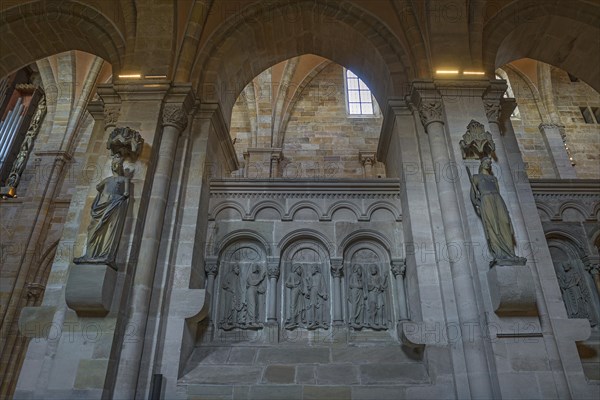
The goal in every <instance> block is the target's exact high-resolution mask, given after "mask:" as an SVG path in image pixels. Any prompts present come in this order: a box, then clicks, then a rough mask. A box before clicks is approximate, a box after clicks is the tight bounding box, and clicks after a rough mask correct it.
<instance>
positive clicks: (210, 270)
mask: <svg viewBox="0 0 600 400" xmlns="http://www.w3.org/2000/svg"><path fill="white" fill-rule="evenodd" d="M204 271H205V272H206V276H207V279H206V294H207V297H208V298H209V299H210V304H211V308H214V304H215V296H214V294H213V293H214V292H215V278H216V276H217V273H218V272H219V264H218V261H217V259H216V257H215V258H207V259H206V263H205V264H204ZM213 312H214V310H213ZM208 318H209V319H212V313H209V315H208Z"/></svg>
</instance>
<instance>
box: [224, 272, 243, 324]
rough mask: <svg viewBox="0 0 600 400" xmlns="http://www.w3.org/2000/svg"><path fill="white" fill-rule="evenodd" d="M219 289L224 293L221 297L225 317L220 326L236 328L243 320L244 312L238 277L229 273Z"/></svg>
mask: <svg viewBox="0 0 600 400" xmlns="http://www.w3.org/2000/svg"><path fill="white" fill-rule="evenodd" d="M221 287H222V288H223V290H224V291H225V292H226V294H225V296H223V297H224V310H225V311H224V313H225V316H224V318H223V320H222V321H221V324H222V325H223V327H225V328H228V327H234V326H238V325H239V324H240V322H242V320H243V310H244V302H243V301H242V297H241V296H242V285H241V281H240V276H239V275H238V274H236V273H235V272H233V271H229V273H228V274H227V276H226V277H225V280H224V281H223V284H222V285H221Z"/></svg>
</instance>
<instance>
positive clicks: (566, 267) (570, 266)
mask: <svg viewBox="0 0 600 400" xmlns="http://www.w3.org/2000/svg"><path fill="white" fill-rule="evenodd" d="M563 268H564V270H565V271H570V270H571V268H573V266H572V265H571V263H570V262H566V263H564V264H563Z"/></svg>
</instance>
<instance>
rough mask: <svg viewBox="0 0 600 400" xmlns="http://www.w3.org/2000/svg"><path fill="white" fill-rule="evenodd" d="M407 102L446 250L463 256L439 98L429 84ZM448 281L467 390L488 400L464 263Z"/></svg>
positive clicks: (455, 264)
mask: <svg viewBox="0 0 600 400" xmlns="http://www.w3.org/2000/svg"><path fill="white" fill-rule="evenodd" d="M411 99H412V102H413V104H414V105H415V106H416V107H417V108H418V110H419V116H420V119H421V122H422V124H423V126H424V127H425V130H426V133H427V135H428V138H429V146H430V149H431V156H432V158H433V160H434V162H435V163H437V164H438V165H437V166H434V173H435V180H436V187H437V192H438V197H439V201H440V206H441V214H442V221H443V224H444V236H445V241H446V246H447V249H450V248H453V247H454V248H456V247H458V248H459V249H461V251H463V252H464V253H465V254H466V249H467V247H466V245H465V234H464V231H463V220H462V217H461V212H460V207H459V203H458V193H457V192H456V189H455V187H454V182H453V180H452V179H448V177H447V176H445V175H444V174H443V173H442V170H443V169H445V168H449V167H451V166H452V165H454V164H453V163H452V160H451V159H450V151H451V149H449V144H448V142H447V141H446V133H445V130H444V120H443V105H442V98H441V96H440V94H439V93H438V91H437V89H436V88H435V85H434V84H433V83H432V82H431V83H429V82H417V83H415V84H413V88H412V93H411ZM449 261H450V267H451V271H452V281H453V283H454V285H453V288H454V293H455V296H456V301H457V304H456V305H457V311H458V318H459V322H460V327H461V337H462V343H463V346H464V354H465V360H466V368H467V373H468V377H469V378H468V380H469V387H470V389H471V396H472V397H473V398H478V399H482V398H486V399H487V398H492V397H493V391H492V384H491V380H490V372H489V369H488V363H487V358H486V354H485V352H484V351H483V347H484V345H485V344H484V343H483V336H482V332H481V321H480V318H479V309H478V304H477V297H476V293H475V288H474V284H473V276H472V274H471V268H470V265H469V262H468V259H465V258H460V259H458V260H457V259H453V258H452V257H450V260H449Z"/></svg>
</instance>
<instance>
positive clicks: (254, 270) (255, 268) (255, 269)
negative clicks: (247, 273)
mask: <svg viewBox="0 0 600 400" xmlns="http://www.w3.org/2000/svg"><path fill="white" fill-rule="evenodd" d="M259 272H260V266H259V265H258V264H252V273H254V274H257V273H259Z"/></svg>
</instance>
